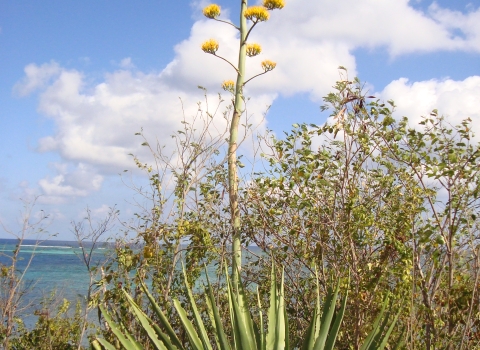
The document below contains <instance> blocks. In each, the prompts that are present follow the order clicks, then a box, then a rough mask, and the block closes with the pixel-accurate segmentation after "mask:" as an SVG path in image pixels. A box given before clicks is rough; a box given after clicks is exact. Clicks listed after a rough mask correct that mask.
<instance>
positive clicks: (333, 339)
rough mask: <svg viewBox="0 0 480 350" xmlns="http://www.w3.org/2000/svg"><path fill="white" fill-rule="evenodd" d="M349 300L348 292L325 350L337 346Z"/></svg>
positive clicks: (329, 333) (331, 349)
mask: <svg viewBox="0 0 480 350" xmlns="http://www.w3.org/2000/svg"><path fill="white" fill-rule="evenodd" d="M348 284H350V275H349V276H348ZM347 299H348V290H347V292H346V294H345V296H344V297H343V301H342V306H341V307H340V310H338V312H337V313H336V314H335V322H334V323H333V326H332V328H331V329H330V331H329V332H328V339H327V342H326V343H325V350H333V347H334V346H335V342H336V340H337V336H338V332H339V330H340V325H341V324H342V321H343V316H344V315H345V308H346V306H347Z"/></svg>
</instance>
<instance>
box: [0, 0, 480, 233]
mask: <svg viewBox="0 0 480 350" xmlns="http://www.w3.org/2000/svg"><path fill="white" fill-rule="evenodd" d="M207 4H208V2H206V1H186V0H185V1H182V0H179V1H160V0H149V1H144V2H141V3H140V2H136V3H134V2H132V1H126V0H117V1H108V0H100V1H98V0H96V1H93V0H84V1H59V0H57V1H52V0H43V1H34V0H16V1H7V0H3V1H2V0H0V78H1V79H0V125H1V128H0V149H1V151H0V161H1V164H2V166H1V167H0V209H1V210H0V220H1V222H2V223H3V224H4V225H5V226H6V227H8V228H9V229H10V230H11V231H13V232H18V229H19V226H18V219H19V218H20V216H21V211H22V205H23V204H22V201H21V200H20V199H21V198H22V199H24V200H32V198H35V197H37V196H39V197H38V200H37V205H36V207H35V209H34V213H36V212H37V211H38V210H41V209H42V210H44V211H45V212H46V213H47V214H50V215H51V219H52V223H51V224H50V226H49V227H48V228H47V229H48V230H49V231H50V232H51V233H56V232H58V233H59V236H58V238H60V239H72V238H73V236H72V234H71V232H70V222H71V221H72V220H79V219H81V218H82V217H83V216H84V212H85V208H86V207H87V206H88V207H89V208H90V209H91V210H92V212H93V213H94V215H97V217H99V218H100V217H101V216H102V215H103V214H104V213H105V212H106V210H107V208H108V207H111V206H113V205H115V204H116V205H117V206H118V208H119V209H120V210H121V215H122V217H123V218H124V219H127V218H128V217H129V216H131V215H132V213H133V212H134V210H135V209H134V208H132V206H131V205H130V204H129V202H131V200H129V199H131V198H133V197H132V196H133V193H132V190H131V189H129V188H127V186H125V184H123V183H122V181H121V179H120V177H119V175H118V174H119V173H121V172H122V170H123V169H130V170H131V169H133V166H134V164H133V161H132V160H131V157H129V156H128V153H134V154H138V155H144V153H142V152H144V150H143V149H142V148H141V147H140V143H141V142H140V140H139V139H138V137H135V136H134V133H135V132H137V131H139V130H140V128H142V127H143V128H144V130H145V132H146V134H147V136H148V137H149V138H151V139H154V138H158V139H159V140H160V142H164V143H165V144H166V145H167V146H169V142H171V141H170V140H171V139H170V138H169V137H168V136H169V135H170V134H171V133H172V132H174V131H175V130H176V129H177V128H178V125H179V120H180V116H181V105H180V102H179V99H178V97H181V98H182V100H183V102H184V107H185V110H186V114H187V115H193V114H194V113H195V110H196V102H197V101H199V100H201V98H202V96H201V92H200V91H199V90H198V89H197V85H202V86H205V87H206V88H208V92H209V94H211V96H212V98H213V96H215V95H216V94H217V93H218V92H221V89H220V84H221V82H222V81H223V80H225V79H232V78H233V77H234V75H233V72H232V71H231V69H230V68H229V67H228V65H227V64H225V63H223V62H221V61H220V60H218V59H215V58H214V57H212V56H210V55H206V54H204V53H203V52H202V51H201V50H200V45H201V43H202V41H203V40H206V39H209V38H215V39H217V40H218V41H219V42H220V50H219V54H222V55H224V56H225V57H227V58H231V59H232V60H235V57H236V53H235V49H236V47H237V42H236V41H235V35H236V34H235V32H234V31H233V30H232V28H231V27H230V26H228V25H223V24H221V23H216V22H213V21H211V20H207V19H206V18H204V17H203V16H202V14H201V9H202V8H203V6H205V5H207ZM218 4H219V5H221V6H222V15H221V18H222V19H224V20H232V21H233V22H235V23H236V22H237V17H238V16H237V15H236V14H237V12H238V8H239V1H234V0H229V1H219V2H218ZM254 4H256V3H254V2H250V5H254ZM255 29H256V30H255V31H254V32H253V34H252V40H253V41H256V42H259V43H260V44H261V45H262V47H263V52H262V54H261V55H260V57H258V58H252V59H251V60H250V62H249V64H248V66H247V69H248V71H249V72H252V74H253V73H255V72H258V65H259V62H260V61H261V60H263V59H266V58H267V59H271V60H274V61H276V62H277V68H276V69H275V70H274V71H272V72H270V73H269V74H267V75H264V76H262V77H260V78H258V79H256V80H254V81H252V83H251V84H249V86H248V89H247V91H246V93H247V95H249V96H250V97H251V101H250V104H249V111H250V113H251V114H252V120H253V121H254V122H256V123H258V124H259V126H258V129H257V130H258V131H260V132H261V131H262V130H265V129H266V128H270V129H272V130H273V131H274V132H275V133H276V134H277V135H281V133H282V130H289V129H290V126H291V124H293V123H298V122H308V123H317V124H320V123H323V122H325V120H326V119H325V118H326V115H325V114H323V115H322V114H321V113H320V109H319V106H320V105H321V104H322V103H321V98H322V96H324V95H326V94H327V93H328V92H329V91H330V90H331V86H332V85H333V84H334V82H335V80H336V79H337V78H338V71H337V67H338V66H339V65H343V66H345V67H347V68H348V69H349V74H350V76H355V75H357V76H359V77H360V78H361V79H362V80H363V81H366V82H367V84H368V85H367V86H368V88H369V89H370V90H371V92H372V93H375V94H376V95H377V96H379V97H381V98H384V99H390V98H392V99H394V100H395V101H396V103H397V105H398V111H397V113H398V114H399V115H406V116H408V117H409V118H410V119H411V120H412V123H413V122H415V121H418V120H419V118H420V116H421V115H426V114H427V113H429V112H430V110H431V109H433V108H438V109H439V111H440V113H443V114H445V115H446V116H447V118H449V120H451V121H452V123H454V124H455V123H456V122H458V121H459V120H461V119H463V118H466V117H471V118H472V119H473V120H474V123H475V127H476V128H477V134H480V107H479V105H480V103H479V102H480V3H479V2H478V1H463V0H462V1H460V0H459V1H447V0H442V1H436V2H432V1H427V0H412V1H407V0H389V1H384V2H379V1H377V0H365V1H357V0H337V1H330V0H316V1H311V0H286V6H285V8H284V9H283V10H281V11H274V12H273V13H272V14H271V19H270V20H269V21H268V22H266V23H262V24H260V25H258V26H257V27H256V28H255ZM267 105H271V109H270V111H269V113H268V115H267V118H266V120H262V118H261V116H262V112H263V111H264V110H265V108H266V106H267ZM219 125H220V124H219ZM170 146H171V145H170ZM244 151H245V152H246V153H247V154H248V152H249V150H248V149H245V150H244ZM137 181H139V182H140V183H141V182H142V181H143V180H142V179H141V178H138V179H137ZM0 237H9V236H8V235H7V234H6V233H5V232H0Z"/></svg>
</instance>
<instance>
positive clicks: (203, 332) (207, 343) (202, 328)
mask: <svg viewBox="0 0 480 350" xmlns="http://www.w3.org/2000/svg"><path fill="white" fill-rule="evenodd" d="M182 269H183V278H184V280H185V287H187V293H188V300H189V302H190V307H191V308H192V311H193V317H194V318H195V322H196V324H197V327H198V329H199V330H200V338H201V341H202V344H203V347H204V348H205V349H207V350H212V346H211V345H210V340H209V339H208V335H207V331H206V329H205V325H204V324H203V320H202V317H201V316H200V313H199V312H198V308H197V304H196V303H195V299H194V298H193V293H192V289H191V288H190V286H189V285H188V280H187V272H186V271H185V266H184V265H183V263H182Z"/></svg>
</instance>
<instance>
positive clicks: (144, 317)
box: [122, 289, 172, 350]
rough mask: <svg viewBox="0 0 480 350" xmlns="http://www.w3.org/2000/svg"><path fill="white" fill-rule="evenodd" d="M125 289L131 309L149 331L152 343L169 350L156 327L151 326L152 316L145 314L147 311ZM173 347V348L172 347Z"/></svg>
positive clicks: (161, 348) (158, 347)
mask: <svg viewBox="0 0 480 350" xmlns="http://www.w3.org/2000/svg"><path fill="white" fill-rule="evenodd" d="M122 290H123V294H124V295H125V297H126V298H127V300H128V303H129V304H130V307H131V310H132V311H133V313H134V314H135V316H136V317H137V319H138V320H139V321H140V324H141V325H142V327H143V329H144V330H145V332H147V335H148V337H149V338H150V340H151V341H152V343H153V344H154V345H155V347H156V348H157V349H160V350H169V349H167V347H166V346H165V345H164V344H163V343H162V342H161V341H160V340H159V339H158V337H157V332H156V331H155V329H154V328H153V327H152V326H151V324H152V323H153V322H152V320H150V318H149V317H148V316H147V315H145V313H144V312H143V311H142V310H141V309H140V307H139V306H138V305H137V303H135V301H134V300H133V298H132V297H131V296H130V294H128V293H127V292H126V291H125V290H124V289H122ZM170 349H172V348H170Z"/></svg>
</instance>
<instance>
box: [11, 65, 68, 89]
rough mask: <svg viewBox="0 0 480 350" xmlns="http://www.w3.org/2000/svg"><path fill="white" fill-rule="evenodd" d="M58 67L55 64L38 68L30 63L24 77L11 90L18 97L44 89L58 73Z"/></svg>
mask: <svg viewBox="0 0 480 350" xmlns="http://www.w3.org/2000/svg"><path fill="white" fill-rule="evenodd" d="M60 70H61V68H60V66H59V64H58V63H56V62H50V63H44V64H42V65H40V66H38V65H36V64H34V63H32V64H29V65H27V66H26V67H25V69H24V72H25V77H24V78H23V79H22V81H20V82H18V83H17V84H16V85H15V86H14V88H13V90H14V92H15V93H17V94H18V95H20V96H26V95H28V94H30V93H31V92H33V91H35V90H37V89H39V88H42V87H44V86H45V85H46V84H47V83H48V82H49V81H50V80H51V79H52V78H53V77H54V76H56V75H57V74H59V73H60Z"/></svg>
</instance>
